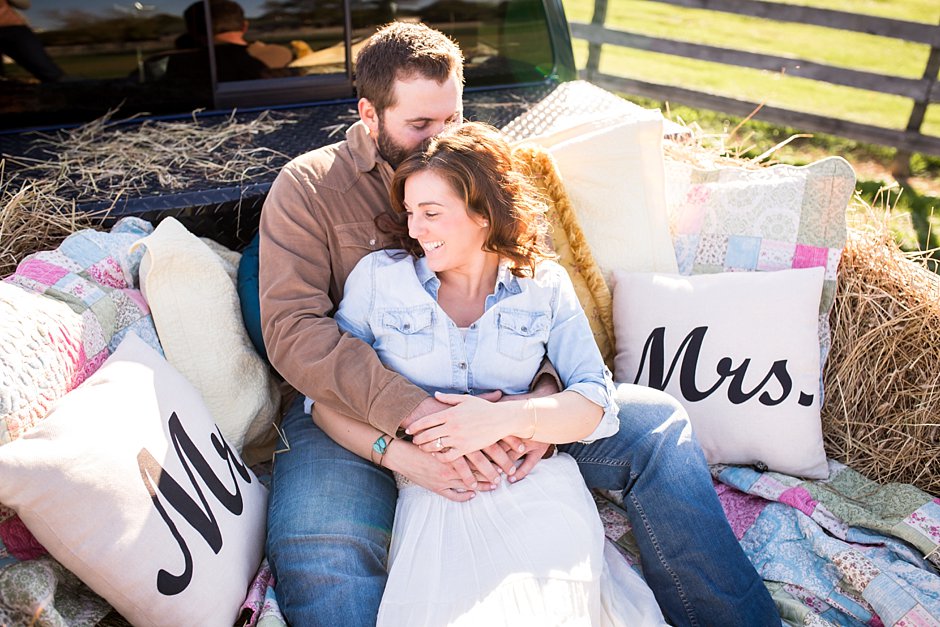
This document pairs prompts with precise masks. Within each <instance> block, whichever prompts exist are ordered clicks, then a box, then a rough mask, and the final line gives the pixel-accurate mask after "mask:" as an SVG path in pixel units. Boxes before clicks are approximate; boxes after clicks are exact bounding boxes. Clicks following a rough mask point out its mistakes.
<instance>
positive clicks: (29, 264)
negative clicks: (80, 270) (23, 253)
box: [16, 258, 69, 286]
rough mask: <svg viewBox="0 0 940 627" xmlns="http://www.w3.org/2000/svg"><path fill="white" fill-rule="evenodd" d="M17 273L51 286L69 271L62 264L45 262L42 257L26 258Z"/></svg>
mask: <svg viewBox="0 0 940 627" xmlns="http://www.w3.org/2000/svg"><path fill="white" fill-rule="evenodd" d="M16 273H17V274H20V275H23V276H25V277H27V278H30V279H33V280H34V281H36V282H37V283H41V284H42V285H45V286H49V285H55V283H56V281H58V280H59V279H61V278H62V277H64V276H65V275H66V274H68V273H69V271H68V270H67V269H66V268H63V267H61V266H56V265H53V264H51V263H48V262H45V261H43V260H42V259H35V258H33V259H28V258H27V259H24V260H23V261H22V262H21V263H20V265H19V267H18V268H17V269H16Z"/></svg>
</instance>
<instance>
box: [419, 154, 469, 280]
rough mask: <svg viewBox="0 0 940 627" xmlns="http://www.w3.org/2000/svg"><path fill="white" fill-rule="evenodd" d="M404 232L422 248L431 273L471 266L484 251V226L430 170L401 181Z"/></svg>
mask: <svg viewBox="0 0 940 627" xmlns="http://www.w3.org/2000/svg"><path fill="white" fill-rule="evenodd" d="M405 208H406V210H407V212H408V235H410V236H411V237H412V238H414V239H416V240H417V241H418V243H419V244H421V247H422V248H423V249H424V255H425V257H426V258H427V260H428V267H430V268H431V270H433V271H434V272H444V271H447V270H459V269H461V268H464V267H467V268H470V267H471V266H469V264H471V263H473V264H474V265H473V266H472V267H473V268H476V267H477V266H476V264H478V263H479V261H480V260H482V259H483V258H484V257H485V255H486V253H485V252H484V251H483V243H484V242H485V241H486V233H487V227H486V226H484V223H485V222H484V220H483V218H481V217H480V216H477V215H471V214H470V213H469V210H468V208H467V204H466V203H465V202H464V201H463V198H461V197H460V196H458V195H457V192H456V191H455V190H454V189H453V188H452V187H451V186H450V184H449V183H448V182H447V181H446V180H444V179H443V178H441V177H440V176H439V175H438V174H436V173H435V172H434V171H432V170H423V171H421V172H418V173H417V174H413V175H411V176H410V177H408V179H407V180H406V181H405Z"/></svg>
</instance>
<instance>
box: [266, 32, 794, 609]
mask: <svg viewBox="0 0 940 627" xmlns="http://www.w3.org/2000/svg"><path fill="white" fill-rule="evenodd" d="M462 84H463V67H462V60H461V56H460V51H459V49H458V48H457V47H456V45H455V44H454V43H453V42H451V41H450V40H449V39H447V38H446V37H445V36H443V35H442V34H441V33H438V32H437V31H434V30H432V29H429V28H427V27H424V26H422V25H417V24H397V23H395V24H390V25H388V26H386V27H384V28H383V29H381V30H380V31H379V32H378V33H376V34H375V35H373V37H372V38H371V39H370V41H369V43H368V44H367V45H366V46H365V47H364V48H363V49H362V51H361V52H360V54H359V56H358V57H357V87H358V90H359V95H360V100H359V103H358V109H359V116H360V118H361V120H360V122H357V123H356V124H355V125H353V127H351V128H350V129H349V131H348V132H347V136H346V140H345V141H343V142H340V143H339V144H334V145H332V146H327V147H324V148H320V149H318V150H315V151H313V152H310V153H307V154H305V155H303V156H301V157H298V158H297V159H295V160H294V161H292V162H291V163H290V164H288V165H287V166H286V167H285V168H284V170H283V171H282V172H281V174H280V175H279V176H278V178H277V180H276V181H275V183H274V185H273V187H272V189H271V192H270V194H269V196H268V199H267V201H266V203H265V207H264V211H263V213H262V217H261V244H260V256H261V262H260V276H259V279H260V285H261V310H262V312H261V313H262V321H263V328H264V338H265V345H266V347H267V350H268V354H269V357H270V359H271V363H272V364H273V365H274V366H275V367H276V368H277V369H278V371H279V372H280V373H281V374H282V375H283V376H284V377H285V378H286V379H287V381H288V382H290V383H291V384H292V385H293V386H295V387H296V388H297V389H298V390H299V391H300V392H302V393H303V394H305V395H306V396H308V397H310V398H312V399H314V401H315V402H314V404H313V411H314V412H341V413H343V414H345V415H347V416H352V417H354V418H357V419H359V420H364V421H367V422H369V423H370V424H372V425H373V426H375V427H377V428H378V429H380V430H382V431H384V432H385V433H389V434H395V433H396V431H397V430H398V429H399V428H400V427H403V426H407V425H409V424H411V423H412V422H413V421H414V420H416V419H417V418H419V417H421V416H424V415H428V414H430V413H433V412H435V411H446V406H444V405H442V404H440V403H438V402H437V401H435V400H434V399H433V398H430V397H428V396H427V394H426V393H425V392H424V391H422V390H421V389H420V388H417V387H415V386H413V385H412V384H411V383H409V382H408V381H407V380H405V379H403V378H402V377H400V376H398V375H397V374H395V373H393V372H391V371H390V370H387V369H385V368H384V367H383V366H382V365H381V363H380V362H379V361H378V358H377V357H376V355H375V353H374V352H373V350H372V349H371V347H369V346H368V345H366V344H365V343H363V342H360V341H359V340H355V339H353V338H351V337H349V336H342V335H341V334H340V333H339V331H338V329H337V327H336V324H335V322H334V321H333V320H332V319H331V318H330V317H329V316H330V315H331V314H332V313H333V311H334V310H335V307H336V304H337V303H338V302H339V300H340V299H341V298H342V294H343V286H344V283H345V280H346V277H347V275H348V274H349V272H350V271H351V270H352V268H353V267H354V266H355V264H356V263H357V262H358V261H359V259H361V258H362V257H363V256H364V255H365V254H367V253H369V252H370V251H372V250H377V249H380V248H382V247H383V246H384V245H385V244H386V241H385V239H384V236H383V234H382V233H381V232H380V231H379V230H378V229H377V228H376V226H375V223H374V218H375V216H376V215H378V214H380V213H383V212H385V211H387V210H388V208H389V200H388V185H389V182H390V179H391V175H392V169H393V168H394V167H395V166H397V165H398V164H399V163H400V162H401V160H402V159H403V158H404V156H405V155H407V154H408V153H409V152H410V151H412V150H414V149H415V148H416V147H417V146H418V145H419V144H420V143H421V142H422V141H423V140H424V139H426V138H427V137H430V136H431V135H434V134H436V133H438V132H440V130H441V129H443V128H444V126H445V125H447V124H451V123H456V122H458V121H460V120H461V117H462V104H461V99H462ZM546 379H549V378H548V377H542V379H541V380H540V384H539V385H540V387H544V388H545V389H546V390H547V391H555V390H557V386H555V385H554V384H552V383H549V384H547V386H546V384H544V383H542V381H544V380H546ZM536 393H538V392H536ZM618 393H619V394H620V397H619V398H618V403H619V404H620V405H621V407H622V410H621V413H620V423H621V427H620V432H619V434H618V435H615V436H612V437H610V438H607V439H604V440H601V441H598V442H595V443H592V444H589V445H586V444H580V443H575V444H571V445H567V446H565V447H561V448H562V449H563V450H565V451H567V452H568V453H570V454H571V455H572V456H573V457H574V458H575V459H576V460H578V463H579V466H580V468H581V471H582V474H583V475H584V477H585V480H586V482H587V484H588V485H589V486H590V487H597V488H605V489H616V490H619V491H621V492H623V494H624V504H625V507H626V509H627V511H628V514H629V516H630V519H631V522H632V523H633V526H634V531H635V534H636V537H637V541H638V543H639V546H640V550H641V552H642V556H643V572H644V575H645V576H646V579H647V581H648V582H649V584H650V586H651V587H652V588H653V590H654V592H655V594H656V597H657V600H658V601H659V603H660V605H661V606H662V609H663V612H664V614H665V615H666V617H667V619H669V620H670V622H672V623H674V624H677V625H748V626H750V625H769V624H776V625H779V624H780V619H779V617H778V615H777V613H776V609H775V608H774V605H773V602H772V600H771V599H770V595H769V594H768V593H767V590H766V588H765V587H764V585H763V582H762V581H761V579H760V578H759V577H758V575H757V573H756V572H754V569H753V567H751V565H750V563H749V562H748V561H747V558H746V556H745V555H744V553H743V552H742V550H741V548H740V546H739V545H738V543H737V541H736V539H735V537H734V535H733V534H732V532H731V529H730V528H729V526H728V524H727V522H726V521H725V519H724V515H723V513H722V510H721V508H720V505H719V503H718V500H717V498H716V496H715V491H714V489H713V488H712V484H711V480H710V477H709V474H708V470H707V467H706V464H705V460H704V458H703V456H702V453H701V450H700V449H699V448H698V445H697V444H696V443H695V442H694V440H693V438H692V436H691V429H690V426H689V423H688V419H687V417H686V415H685V413H684V412H683V410H682V408H681V407H680V406H679V405H678V404H677V403H676V402H675V401H674V400H672V399H671V398H670V397H668V396H667V395H665V394H663V393H662V392H658V391H656V390H651V389H647V388H640V387H637V386H621V387H620V389H619V392H618ZM282 430H283V433H284V436H285V437H284V439H285V443H284V445H283V446H282V448H284V449H287V450H286V451H284V452H280V453H278V454H277V455H276V457H275V463H274V478H273V485H272V491H271V496H270V504H269V517H268V542H267V550H268V557H269V559H270V562H271V566H272V568H273V570H274V573H275V576H276V579H277V591H278V599H279V602H280V604H281V608H282V609H283V611H284V614H285V616H286V617H287V619H288V620H289V621H290V622H291V623H293V624H295V625H303V626H305V627H306V626H307V625H320V624H322V625H371V624H374V621H375V617H376V612H377V609H378V606H379V602H380V600H381V597H382V591H383V588H384V584H385V575H386V572H385V565H386V559H387V546H388V541H389V534H390V529H391V525H392V519H393V516H394V512H395V499H396V491H395V484H394V481H393V479H392V477H391V476H390V474H389V473H388V472H387V471H386V470H384V469H381V468H379V467H377V466H375V465H373V464H371V463H370V462H368V461H366V460H363V459H361V458H359V457H357V456H355V455H353V454H351V453H349V452H347V451H346V450H345V449H343V448H341V447H340V446H338V445H337V444H335V443H334V442H333V441H332V440H330V439H329V437H327V436H326V435H325V434H324V433H323V432H322V431H321V430H320V429H319V428H318V427H317V426H316V425H315V424H314V423H313V421H312V420H311V417H310V416H309V415H306V414H304V412H303V409H302V407H301V403H300V402H299V401H298V402H296V403H295V404H294V406H293V407H292V408H291V409H290V410H289V411H288V412H287V414H286V415H285V417H284V420H283V423H282ZM517 444H518V443H517V442H509V443H494V444H493V445H491V446H490V447H487V448H486V449H484V451H483V452H480V451H478V452H475V453H473V454H470V455H468V456H467V457H466V458H461V459H459V460H458V461H457V462H456V463H455V464H454V465H447V464H444V463H442V462H439V461H438V460H437V459H436V458H435V457H434V456H431V455H425V456H421V457H419V458H417V459H416V458H415V457H414V456H410V457H409V458H408V460H407V462H405V461H403V460H401V459H396V457H395V449H396V446H395V445H392V446H390V447H389V448H388V451H387V454H386V455H385V464H384V465H385V466H386V467H391V468H392V469H394V470H396V471H398V472H400V473H402V474H404V475H405V476H407V477H408V478H410V479H411V480H412V481H414V482H415V483H418V484H420V485H423V486H425V487H427V488H429V489H432V490H434V491H437V492H438V493H440V494H441V495H442V496H445V497H446V498H450V499H453V500H466V499H468V498H470V496H471V495H472V494H473V490H483V489H487V487H488V486H489V485H491V484H492V483H494V482H496V481H499V480H500V475H499V474H498V473H497V468H496V467H497V466H498V467H499V468H502V469H503V470H504V471H506V476H507V477H509V479H508V480H509V481H511V482H512V481H518V480H521V479H522V478H524V476H525V474H526V473H528V471H529V470H531V468H532V467H534V466H535V464H537V463H538V460H539V459H540V458H541V456H542V454H543V453H544V452H545V450H546V449H547V446H546V445H544V444H540V443H537V442H531V441H529V442H525V443H524V451H523V452H520V451H519V450H518V448H517ZM484 453H485V455H484ZM520 455H523V456H524V460H523V462H522V464H521V465H520V466H519V469H518V470H515V472H514V473H513V474H510V472H509V471H510V470H511V469H512V468H513V462H514V461H515V460H514V458H517V457H519V456H520Z"/></svg>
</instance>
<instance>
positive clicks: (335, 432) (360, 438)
mask: <svg viewBox="0 0 940 627" xmlns="http://www.w3.org/2000/svg"><path fill="white" fill-rule="evenodd" d="M324 414H326V415H324ZM313 421H314V422H315V423H317V426H318V427H320V428H321V429H323V431H324V432H325V433H326V434H327V435H328V436H330V438H332V440H333V441H334V442H336V443H337V444H339V445H340V446H342V447H343V448H344V449H346V450H347V451H349V452H351V453H355V454H356V455H358V456H359V457H361V458H363V459H368V460H370V461H371V456H370V453H371V452H372V445H373V444H374V443H375V441H376V440H377V439H378V438H379V436H381V435H382V432H381V431H379V430H378V429H376V428H375V427H373V426H372V425H370V424H368V423H365V422H362V421H360V420H356V419H354V418H349V417H347V416H343V415H342V414H337V413H335V412H318V411H314V412H313Z"/></svg>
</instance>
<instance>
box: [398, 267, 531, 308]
mask: <svg viewBox="0 0 940 627" xmlns="http://www.w3.org/2000/svg"><path fill="white" fill-rule="evenodd" d="M415 274H417V275H418V281H420V282H421V286H422V287H424V289H425V291H426V292H427V293H428V294H430V295H431V296H433V297H434V299H435V300H436V299H437V292H438V290H439V289H440V287H441V280H440V279H439V278H437V275H436V274H434V271H433V270H431V269H430V268H429V267H428V260H427V257H418V258H417V259H415ZM500 286H502V287H503V289H505V290H506V291H507V292H509V293H510V294H519V293H520V292H522V286H521V285H520V284H519V278H518V277H517V276H516V275H514V274H513V273H512V268H510V266H509V261H508V260H506V259H503V260H501V261H500V262H499V269H498V270H497V271H496V285H494V286H493V293H494V294H498V293H499V288H500Z"/></svg>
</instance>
